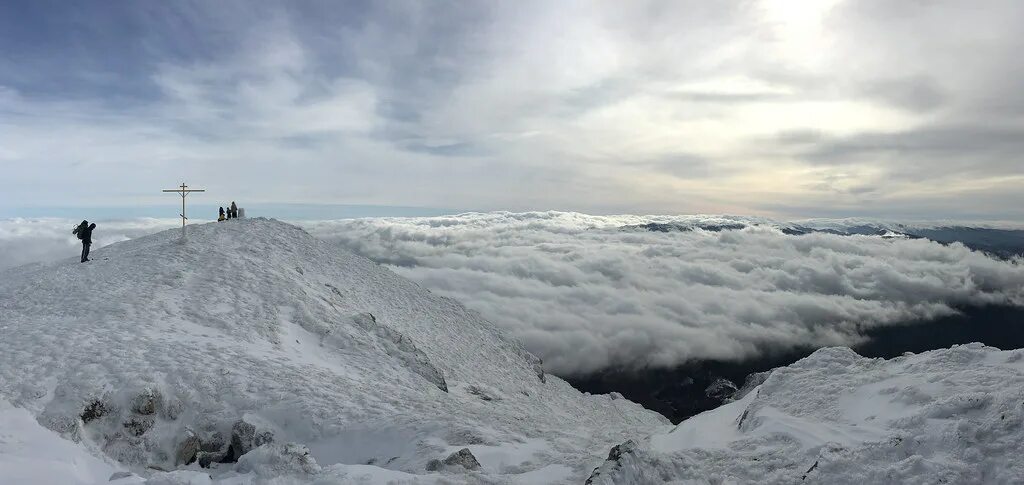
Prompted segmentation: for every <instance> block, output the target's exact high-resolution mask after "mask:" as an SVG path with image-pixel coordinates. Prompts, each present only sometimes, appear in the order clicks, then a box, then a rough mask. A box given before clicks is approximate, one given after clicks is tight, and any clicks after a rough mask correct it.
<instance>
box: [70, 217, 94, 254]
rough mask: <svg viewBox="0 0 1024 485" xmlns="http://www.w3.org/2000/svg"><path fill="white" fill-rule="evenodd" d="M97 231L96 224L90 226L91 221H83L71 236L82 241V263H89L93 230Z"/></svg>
mask: <svg viewBox="0 0 1024 485" xmlns="http://www.w3.org/2000/svg"><path fill="white" fill-rule="evenodd" d="M93 229H96V223H95V222H94V223H92V224H89V221H86V220H83V221H82V223H81V224H79V225H78V227H76V228H75V229H74V230H73V231H71V234H75V235H77V236H78V239H81V240H82V262H83V263H84V262H86V261H89V246H92V230H93Z"/></svg>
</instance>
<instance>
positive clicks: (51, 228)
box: [0, 217, 181, 270]
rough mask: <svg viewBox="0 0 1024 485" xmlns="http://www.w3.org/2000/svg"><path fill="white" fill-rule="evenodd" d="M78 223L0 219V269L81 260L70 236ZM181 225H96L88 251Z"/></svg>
mask: <svg viewBox="0 0 1024 485" xmlns="http://www.w3.org/2000/svg"><path fill="white" fill-rule="evenodd" d="M80 222H82V221H81V220H75V219H65V218H55V217H43V218H13V219H0V270H4V269H7V268H13V267H15V266H21V265H23V264H28V263H34V262H48V261H56V260H59V259H63V258H74V259H78V258H80V257H81V252H82V242H81V241H79V240H78V239H77V238H75V236H74V235H72V234H71V231H72V230H73V229H74V228H75V226H77V225H78V224H79V223H80ZM175 226H178V227H180V226H181V219H153V218H132V219H120V220H110V221H98V222H96V231H95V232H93V237H92V239H93V243H92V249H93V250H96V249H99V248H101V247H103V246H106V245H108V244H113V243H115V242H119V241H125V240H128V239H132V238H136V237H139V236H144V235H146V234H152V233H154V232H157V231H162V230H164V229H169V228H172V227H175Z"/></svg>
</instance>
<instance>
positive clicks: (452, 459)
mask: <svg viewBox="0 0 1024 485" xmlns="http://www.w3.org/2000/svg"><path fill="white" fill-rule="evenodd" d="M456 467H460V468H464V469H466V470H479V469H480V462H479V461H477V459H476V457H475V456H473V452H472V451H469V448H463V449H461V450H459V451H456V452H455V453H452V454H450V455H448V458H445V459H444V460H438V459H433V460H430V461H429V462H427V470H428V471H440V470H443V469H445V468H456Z"/></svg>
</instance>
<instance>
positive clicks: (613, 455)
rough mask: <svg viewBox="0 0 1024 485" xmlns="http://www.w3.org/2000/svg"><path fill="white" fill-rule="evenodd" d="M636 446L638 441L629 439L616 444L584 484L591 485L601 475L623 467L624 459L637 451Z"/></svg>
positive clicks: (609, 473)
mask: <svg viewBox="0 0 1024 485" xmlns="http://www.w3.org/2000/svg"><path fill="white" fill-rule="evenodd" d="M636 447H637V443H636V441H633V440H628V441H626V442H625V443H622V444H621V445H615V446H614V447H612V449H611V451H609V452H608V458H606V459H605V460H604V463H602V464H601V466H599V467H597V468H595V469H594V472H593V473H591V474H590V477H589V478H587V481H586V482H585V484H584V485H591V484H593V483H596V480H598V479H599V478H600V477H602V476H605V475H611V474H612V473H614V472H615V471H616V470H618V469H620V468H622V465H623V463H622V462H623V459H624V458H625V457H626V456H627V455H629V454H631V453H633V452H634V451H636ZM602 480H604V479H602Z"/></svg>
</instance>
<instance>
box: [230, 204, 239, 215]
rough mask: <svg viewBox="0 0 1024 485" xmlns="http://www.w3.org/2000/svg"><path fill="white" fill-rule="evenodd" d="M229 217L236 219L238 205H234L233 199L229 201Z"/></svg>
mask: <svg viewBox="0 0 1024 485" xmlns="http://www.w3.org/2000/svg"><path fill="white" fill-rule="evenodd" d="M231 218H232V219H238V206H237V205H235V201H231Z"/></svg>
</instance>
